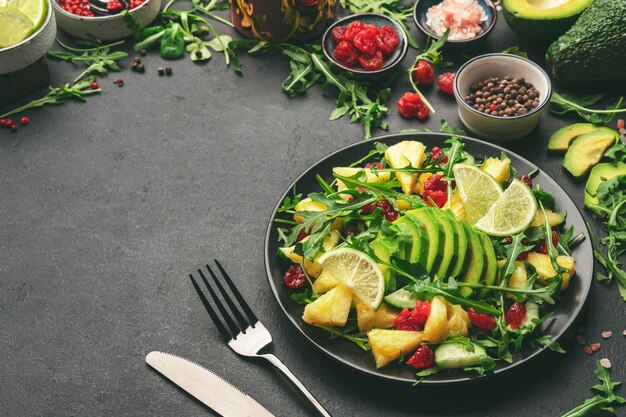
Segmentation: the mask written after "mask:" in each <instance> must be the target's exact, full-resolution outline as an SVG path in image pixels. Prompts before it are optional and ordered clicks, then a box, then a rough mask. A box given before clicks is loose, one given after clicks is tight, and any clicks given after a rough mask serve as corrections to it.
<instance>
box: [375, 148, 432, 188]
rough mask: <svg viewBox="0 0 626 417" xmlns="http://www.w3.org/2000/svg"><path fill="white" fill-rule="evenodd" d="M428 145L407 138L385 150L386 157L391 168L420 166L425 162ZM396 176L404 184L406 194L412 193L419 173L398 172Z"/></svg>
mask: <svg viewBox="0 0 626 417" xmlns="http://www.w3.org/2000/svg"><path fill="white" fill-rule="evenodd" d="M425 151H426V146H424V145H423V144H421V143H420V142H416V141H410V140H405V141H402V142H398V143H396V144H395V145H393V146H390V147H388V148H387V150H386V151H385V159H387V162H388V163H389V166H391V168H406V167H407V166H412V167H414V168H419V167H420V166H421V165H422V162H424V158H425ZM396 178H397V179H398V182H400V185H401V186H402V191H403V192H404V194H407V195H411V193H412V192H413V187H414V186H415V184H416V183H417V175H416V174H409V173H406V172H396Z"/></svg>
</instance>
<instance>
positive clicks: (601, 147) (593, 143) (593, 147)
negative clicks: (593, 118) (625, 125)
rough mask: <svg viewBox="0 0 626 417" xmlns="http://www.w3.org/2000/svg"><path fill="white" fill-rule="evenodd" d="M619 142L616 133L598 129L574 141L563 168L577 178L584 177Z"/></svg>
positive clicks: (564, 160)
mask: <svg viewBox="0 0 626 417" xmlns="http://www.w3.org/2000/svg"><path fill="white" fill-rule="evenodd" d="M618 140H619V136H618V134H617V132H616V131H614V130H612V129H598V130H594V131H593V132H591V133H586V134H584V135H581V136H579V137H577V138H576V139H574V141H573V142H572V144H571V145H570V147H569V149H568V150H567V153H566V154H565V156H564V157H563V167H565V169H567V170H568V171H569V172H570V174H572V175H573V176H574V177H576V178H580V177H582V176H584V175H585V174H586V173H587V172H589V170H590V169H591V167H593V166H594V165H595V164H597V163H598V162H600V159H602V156H604V152H606V150H607V149H608V148H609V147H611V146H612V145H613V144H614V143H615V142H617V141H618Z"/></svg>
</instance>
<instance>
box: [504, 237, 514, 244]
mask: <svg viewBox="0 0 626 417" xmlns="http://www.w3.org/2000/svg"><path fill="white" fill-rule="evenodd" d="M504 241H505V242H506V244H507V245H510V244H511V243H513V237H511V236H507V237H505V238H504Z"/></svg>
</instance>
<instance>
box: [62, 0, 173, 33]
mask: <svg viewBox="0 0 626 417" xmlns="http://www.w3.org/2000/svg"><path fill="white" fill-rule="evenodd" d="M52 7H53V8H54V13H55V15H56V20H57V23H58V25H59V27H60V28H61V29H63V30H64V31H65V32H67V33H69V34H70V35H72V36H74V37H76V38H81V39H92V38H97V39H100V40H103V41H110V40H117V39H122V38H125V37H127V36H130V35H132V34H133V29H132V28H131V26H130V25H129V24H128V23H127V19H125V18H124V15H123V14H122V12H124V11H125V10H127V11H128V12H129V13H130V14H131V15H132V16H133V17H134V20H135V21H136V22H137V24H138V25H139V28H140V29H143V28H144V27H146V26H148V25H149V24H150V23H151V22H152V21H153V20H154V19H155V18H156V17H157V15H158V14H159V11H160V10H161V0H52Z"/></svg>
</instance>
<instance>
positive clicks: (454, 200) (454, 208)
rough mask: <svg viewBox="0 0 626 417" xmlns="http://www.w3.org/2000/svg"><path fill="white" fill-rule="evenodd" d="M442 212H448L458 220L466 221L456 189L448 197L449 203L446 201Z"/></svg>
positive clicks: (461, 201) (463, 208) (463, 207)
mask: <svg viewBox="0 0 626 417" xmlns="http://www.w3.org/2000/svg"><path fill="white" fill-rule="evenodd" d="M444 210H450V211H451V212H452V213H453V214H454V215H455V216H456V218H457V219H459V220H466V219H467V216H466V215H465V206H463V200H462V199H461V195H460V194H459V191H458V189H457V190H454V192H453V193H452V197H450V201H448V202H447V204H446V205H445V206H444Z"/></svg>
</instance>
